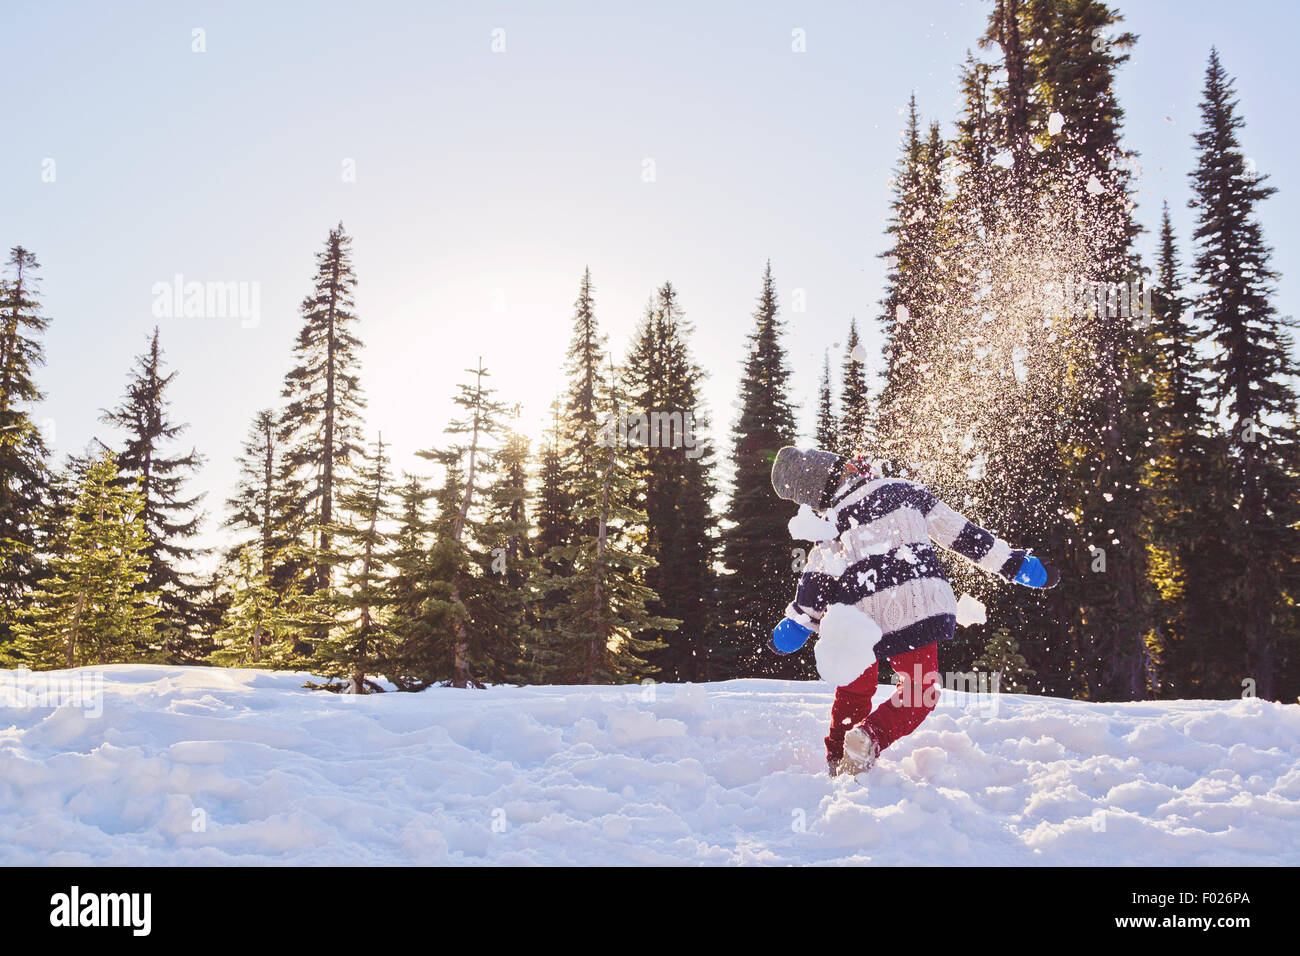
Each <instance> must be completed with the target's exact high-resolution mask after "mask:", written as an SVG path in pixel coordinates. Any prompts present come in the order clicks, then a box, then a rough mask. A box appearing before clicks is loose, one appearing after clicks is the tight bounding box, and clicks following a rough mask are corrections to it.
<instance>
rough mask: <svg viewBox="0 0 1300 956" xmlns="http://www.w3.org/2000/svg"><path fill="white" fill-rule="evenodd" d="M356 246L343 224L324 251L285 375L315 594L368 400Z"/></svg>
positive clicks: (287, 424)
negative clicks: (363, 376) (359, 322)
mask: <svg viewBox="0 0 1300 956" xmlns="http://www.w3.org/2000/svg"><path fill="white" fill-rule="evenodd" d="M351 246H352V239H351V237H350V236H348V235H347V233H345V232H344V230H343V224H342V223H339V225H338V227H337V228H335V229H331V230H330V234H329V238H328V239H327V240H326V242H325V248H324V249H323V250H322V251H321V252H319V253H317V254H316V276H315V278H314V280H313V283H312V292H311V294H310V295H308V296H307V298H306V299H304V300H303V303H302V307H301V309H302V317H303V325H302V329H301V330H300V331H299V333H298V340H297V342H296V343H295V345H294V356H295V358H296V360H297V364H296V365H295V366H294V368H293V369H292V370H291V371H290V372H289V373H288V374H287V375H286V376H285V381H284V390H283V396H284V398H285V399H286V400H287V404H286V406H285V409H284V415H283V418H282V420H281V424H280V440H281V441H282V442H284V443H285V463H286V466H287V467H288V469H289V473H290V474H291V475H292V476H293V478H294V480H295V481H300V482H302V483H303V494H302V496H301V499H300V501H299V502H298V504H297V515H296V523H297V524H300V525H301V526H302V529H303V534H304V536H305V540H306V543H307V546H308V548H309V550H310V551H311V553H312V554H313V567H312V570H311V576H310V578H309V579H308V580H307V581H306V582H305V585H304V590H305V591H307V592H308V593H314V592H315V591H328V590H329V589H330V587H331V586H332V584H333V576H332V573H333V572H332V569H333V567H334V566H335V565H336V564H337V563H338V561H337V557H336V555H335V554H334V547H333V545H334V542H333V530H332V528H333V525H334V521H335V510H336V507H337V505H338V499H339V495H340V494H341V491H342V487H343V485H345V484H346V482H347V480H348V468H349V465H350V463H351V461H352V460H353V458H354V457H355V456H356V455H358V454H359V453H360V452H361V445H360V441H361V438H360V434H361V412H362V409H363V408H364V407H365V401H364V399H363V397H362V393H361V382H360V378H359V375H358V369H359V366H360V356H359V353H360V350H361V341H360V340H359V339H358V338H357V337H356V333H355V327H356V324H357V316H356V313H355V311H354V309H355V303H354V301H353V294H354V290H355V289H356V284H357V280H356V276H355V275H354V273H353V271H352V254H351ZM318 636H323V635H318ZM301 649H302V650H308V649H309V648H308V647H306V646H303V647H302V648H301Z"/></svg>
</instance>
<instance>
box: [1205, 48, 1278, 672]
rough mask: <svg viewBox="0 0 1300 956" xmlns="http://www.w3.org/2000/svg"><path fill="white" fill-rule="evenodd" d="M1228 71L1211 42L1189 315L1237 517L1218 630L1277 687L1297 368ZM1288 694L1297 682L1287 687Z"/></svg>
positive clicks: (1264, 193)
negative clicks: (1206, 364) (1222, 439)
mask: <svg viewBox="0 0 1300 956" xmlns="http://www.w3.org/2000/svg"><path fill="white" fill-rule="evenodd" d="M1235 92H1236V91H1235V89H1234V84H1233V81H1232V79H1231V77H1229V76H1228V74H1227V72H1226V71H1225V70H1224V68H1223V65H1222V64H1221V63H1220V61H1219V54H1218V51H1217V50H1211V51H1210V61H1209V66H1208V67H1207V69H1206V74H1205V86H1204V89H1203V93H1202V100H1201V108H1200V111H1201V124H1202V125H1201V130H1200V131H1199V132H1198V133H1196V135H1195V140H1196V152H1197V162H1196V168H1195V170H1194V171H1193V172H1192V174H1191V180H1192V189H1193V193H1194V196H1193V198H1192V199H1191V200H1190V205H1191V207H1192V208H1193V209H1194V210H1196V215H1197V225H1196V231H1195V233H1194V239H1195V241H1196V246H1197V254H1196V260H1195V277H1196V282H1197V285H1198V287H1199V288H1200V290H1201V291H1200V295H1199V296H1198V298H1197V314H1198V316H1199V317H1200V318H1201V319H1202V320H1203V321H1204V322H1205V323H1206V325H1207V326H1208V330H1209V335H1210V338H1211V340H1212V341H1213V342H1214V345H1215V347H1216V349H1215V354H1214V357H1213V358H1212V360H1211V362H1210V370H1211V373H1212V374H1211V382H1212V384H1213V391H1212V395H1213V397H1214V399H1215V400H1216V401H1217V402H1218V403H1219V404H1220V408H1221V410H1222V412H1223V413H1224V414H1225V415H1226V416H1227V417H1228V420H1229V421H1230V422H1231V431H1230V438H1229V481H1230V488H1231V493H1232V501H1231V504H1232V507H1233V510H1234V511H1235V515H1236V520H1235V521H1234V522H1233V525H1232V526H1231V527H1230V528H1229V529H1228V530H1229V541H1228V544H1229V546H1230V549H1231V550H1230V551H1229V553H1226V554H1224V555H1222V556H1221V573H1222V574H1223V575H1225V576H1230V580H1231V585H1230V588H1229V593H1230V594H1231V596H1232V597H1231V599H1230V600H1231V604H1232V610H1233V614H1232V618H1233V622H1234V623H1235V626H1234V627H1232V628H1231V630H1230V631H1229V632H1228V633H1227V634H1225V635H1224V636H1225V638H1226V639H1228V640H1235V641H1237V642H1239V646H1240V647H1241V649H1242V651H1243V652H1244V655H1243V660H1242V665H1243V669H1244V674H1242V677H1243V678H1247V679H1250V680H1253V681H1255V682H1256V688H1257V691H1258V693H1259V694H1260V695H1261V696H1263V697H1267V698H1272V697H1274V696H1275V695H1276V694H1277V691H1278V689H1279V688H1278V686H1277V682H1276V671H1277V662H1278V657H1279V647H1278V640H1279V633H1280V632H1281V631H1282V622H1283V620H1284V616H1286V615H1293V614H1294V606H1293V605H1291V604H1290V602H1289V600H1288V596H1287V593H1286V588H1287V582H1288V580H1289V577H1290V573H1291V565H1292V564H1293V562H1294V555H1295V553H1296V549H1297V545H1298V541H1297V532H1296V528H1295V526H1294V524H1292V523H1291V522H1293V521H1294V520H1295V517H1296V511H1295V507H1296V506H1295V500H1296V494H1297V490H1298V489H1297V485H1296V483H1295V480H1294V473H1293V472H1291V471H1290V470H1289V463H1290V462H1293V461H1295V460H1296V458H1297V457H1300V456H1298V455H1297V443H1298V442H1300V435H1297V433H1296V431H1295V429H1294V428H1293V427H1292V424H1291V421H1292V418H1291V416H1293V415H1294V412H1295V408H1296V392H1295V388H1294V386H1293V384H1292V382H1293V381H1294V379H1295V376H1296V374H1297V371H1298V370H1297V366H1296V363H1295V361H1294V359H1293V358H1292V356H1291V354H1290V351H1289V350H1290V347H1291V344H1292V339H1291V336H1290V334H1289V332H1288V329H1287V325H1288V323H1287V321H1286V320H1284V319H1283V318H1282V317H1280V316H1279V315H1278V314H1277V310H1276V309H1275V307H1274V306H1273V303H1272V295H1273V283H1274V282H1275V281H1276V279H1277V273H1276V272H1275V271H1274V270H1273V268H1272V266H1271V265H1270V261H1269V260H1270V254H1271V250H1270V249H1269V247H1268V246H1267V245H1266V244H1265V242H1264V237H1263V231H1262V229H1261V228H1260V224H1259V219H1258V216H1257V212H1256V208H1257V206H1258V204H1259V203H1260V202H1262V201H1263V200H1265V199H1267V198H1268V197H1269V196H1271V195H1272V194H1273V193H1274V192H1276V189H1275V188H1274V187H1272V186H1269V185H1267V177H1266V176H1263V175H1259V174H1257V173H1254V172H1253V171H1252V170H1250V169H1248V167H1247V163H1246V159H1245V157H1244V155H1243V154H1242V150H1241V144H1240V141H1239V139H1238V130H1240V129H1241V128H1242V127H1243V126H1244V125H1245V124H1244V121H1243V120H1242V119H1241V117H1240V116H1239V115H1238V112H1237V106H1238V103H1237V99H1236V96H1235ZM1292 693H1294V689H1292Z"/></svg>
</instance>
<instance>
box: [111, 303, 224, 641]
mask: <svg viewBox="0 0 1300 956" xmlns="http://www.w3.org/2000/svg"><path fill="white" fill-rule="evenodd" d="M176 374H177V373H176V372H170V373H167V372H164V370H163V357H162V348H161V346H160V345H159V341H158V330H157V329H156V328H155V329H154V330H153V334H152V335H151V336H150V339H149V348H148V350H147V351H146V352H145V353H144V354H142V355H140V356H139V357H137V359H136V366H135V371H134V374H133V375H132V377H131V380H130V381H129V382H128V383H127V389H126V396H125V397H124V398H123V400H122V402H121V403H120V404H119V405H118V406H117V407H116V408H114V409H113V410H111V411H105V412H104V413H103V415H102V418H103V420H104V421H105V422H107V423H108V424H111V425H113V426H115V427H116V428H118V429H120V430H121V431H122V432H123V433H124V435H125V441H124V445H123V446H122V449H121V450H120V451H119V452H118V453H117V469H118V473H119V475H120V478H121V480H122V481H125V482H134V483H136V484H138V486H139V489H140V496H141V505H142V511H141V520H142V521H143V522H144V528H145V534H146V535H148V538H149V546H148V548H147V549H146V555H147V557H148V559H149V574H148V577H147V578H146V579H145V581H144V582H143V584H142V585H141V592H142V593H144V592H148V593H152V594H157V595H158V599H159V601H160V602H161V610H162V614H161V615H160V618H159V620H158V624H159V625H160V626H161V627H162V628H163V630H164V635H165V637H164V643H165V645H166V650H167V652H168V654H169V655H170V656H171V657H172V658H173V659H174V660H176V661H178V662H191V661H195V660H198V659H200V658H201V657H202V656H203V655H204V654H205V653H206V638H205V637H204V636H203V635H202V634H201V633H200V632H201V629H202V628H204V627H205V625H207V624H209V623H211V621H210V619H209V617H208V615H207V613H206V611H205V608H204V606H203V602H202V595H203V590H204V589H203V586H202V585H201V584H200V583H198V582H196V581H195V580H194V578H193V575H192V573H191V569H190V568H189V567H188V566H187V565H189V564H190V562H192V561H194V560H195V559H196V558H198V557H200V556H201V555H202V554H203V552H202V551H201V549H199V548H197V547H195V546H194V545H193V544H191V541H192V539H193V538H194V536H195V535H196V534H198V531H199V525H200V523H201V521H202V515H201V514H200V512H199V510H198V509H199V503H200V501H201V500H202V497H203V496H202V495H190V494H187V492H186V481H187V480H188V479H189V478H190V477H191V476H192V475H193V474H194V473H195V472H197V471H198V469H199V467H200V465H201V464H202V462H203V459H202V457H201V456H200V455H199V454H198V452H197V451H195V450H194V449H193V448H191V449H190V450H189V451H188V452H178V451H173V449H172V446H173V445H174V444H175V442H176V440H177V439H178V438H180V436H181V435H183V434H184V432H185V431H186V430H187V429H188V427H189V426H188V425H185V424H181V423H177V422H175V421H173V419H172V417H171V412H170V404H171V403H170V400H169V399H168V397H167V389H168V387H169V386H170V385H171V383H172V382H173V381H174V380H175V378H176Z"/></svg>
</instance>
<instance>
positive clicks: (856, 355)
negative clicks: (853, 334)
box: [849, 342, 867, 364]
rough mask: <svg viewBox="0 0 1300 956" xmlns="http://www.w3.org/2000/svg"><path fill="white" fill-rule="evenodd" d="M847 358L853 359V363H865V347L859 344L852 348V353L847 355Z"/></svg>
mask: <svg viewBox="0 0 1300 956" xmlns="http://www.w3.org/2000/svg"><path fill="white" fill-rule="evenodd" d="M849 358H851V359H853V361H855V362H862V363H863V364H865V363H866V361H867V350H866V347H865V346H863V345H862V343H861V342H859V343H858V344H857V345H855V346H853V351H852V352H851V353H849Z"/></svg>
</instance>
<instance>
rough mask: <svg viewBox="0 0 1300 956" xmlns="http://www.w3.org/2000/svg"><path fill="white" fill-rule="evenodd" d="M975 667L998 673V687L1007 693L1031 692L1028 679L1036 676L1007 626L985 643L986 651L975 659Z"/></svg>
mask: <svg viewBox="0 0 1300 956" xmlns="http://www.w3.org/2000/svg"><path fill="white" fill-rule="evenodd" d="M974 668H975V670H977V671H984V672H986V673H989V674H997V675H998V684H997V689H998V690H999V691H1000V692H1002V693H1005V694H1027V693H1029V684H1028V681H1029V680H1030V678H1032V677H1033V676H1034V671H1033V669H1032V668H1031V667H1030V666H1029V665H1028V664H1027V663H1026V662H1025V658H1024V657H1023V656H1022V655H1021V653H1020V645H1019V644H1018V643H1016V639H1015V638H1014V637H1012V636H1011V632H1010V631H1009V630H1008V629H1007V628H1005V627H1000V628H998V629H997V630H996V631H994V632H993V635H992V636H991V637H990V638H989V640H988V643H987V644H985V645H984V653H983V654H981V655H980V657H979V659H978V660H976V661H975V665H974Z"/></svg>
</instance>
